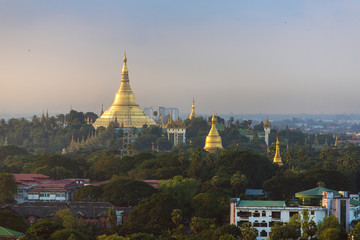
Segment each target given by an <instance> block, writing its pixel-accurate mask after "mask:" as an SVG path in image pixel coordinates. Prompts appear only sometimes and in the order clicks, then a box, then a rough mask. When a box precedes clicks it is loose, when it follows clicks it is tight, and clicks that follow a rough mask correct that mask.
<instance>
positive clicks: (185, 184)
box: [160, 176, 199, 208]
mask: <svg viewBox="0 0 360 240" xmlns="http://www.w3.org/2000/svg"><path fill="white" fill-rule="evenodd" d="M198 188H199V186H198V182H197V181H196V180H195V179H192V178H183V177H182V176H175V177H173V178H172V179H169V180H167V181H162V182H161V183H160V190H161V191H163V192H165V193H167V194H169V195H170V196H172V198H173V199H175V200H176V201H177V204H178V206H181V207H182V208H183V207H184V206H186V205H190V203H191V199H192V198H193V197H194V196H195V194H196V193H197V191H198Z"/></svg>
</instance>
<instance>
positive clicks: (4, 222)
mask: <svg viewBox="0 0 360 240" xmlns="http://www.w3.org/2000/svg"><path fill="white" fill-rule="evenodd" d="M0 226H2V227H6V228H9V229H12V230H15V231H18V232H22V233H25V231H26V229H28V227H29V226H28V224H27V222H26V221H25V219H24V218H23V217H22V216H20V215H19V214H17V213H15V212H13V211H10V210H1V211H0Z"/></svg>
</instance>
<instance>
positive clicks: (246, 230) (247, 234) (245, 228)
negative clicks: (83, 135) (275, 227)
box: [240, 223, 258, 240]
mask: <svg viewBox="0 0 360 240" xmlns="http://www.w3.org/2000/svg"><path fill="white" fill-rule="evenodd" d="M240 230H241V235H242V236H243V238H244V240H255V239H256V237H257V236H258V230H257V229H256V228H254V227H252V226H251V225H250V223H245V224H243V225H242V226H241V227H240Z"/></svg>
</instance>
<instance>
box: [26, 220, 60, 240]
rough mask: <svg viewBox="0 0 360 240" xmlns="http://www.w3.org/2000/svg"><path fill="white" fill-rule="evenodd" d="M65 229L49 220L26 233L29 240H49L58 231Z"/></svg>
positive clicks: (32, 226)
mask: <svg viewBox="0 0 360 240" xmlns="http://www.w3.org/2000/svg"><path fill="white" fill-rule="evenodd" d="M61 229H63V227H62V225H61V224H59V223H56V222H53V221H49V220H42V221H40V222H36V223H34V224H33V225H31V227H29V229H28V230H27V231H26V235H27V238H28V239H29V240H47V239H50V236H51V234H53V233H54V232H55V231H57V230H61Z"/></svg>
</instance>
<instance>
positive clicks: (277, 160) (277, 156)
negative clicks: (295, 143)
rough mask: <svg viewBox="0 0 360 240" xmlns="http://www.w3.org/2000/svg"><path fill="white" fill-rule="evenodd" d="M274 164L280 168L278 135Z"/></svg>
mask: <svg viewBox="0 0 360 240" xmlns="http://www.w3.org/2000/svg"><path fill="white" fill-rule="evenodd" d="M273 163H274V164H277V165H279V166H282V165H283V163H282V161H281V156H280V147H279V134H278V135H277V137H276V152H275V156H274V161H273Z"/></svg>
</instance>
